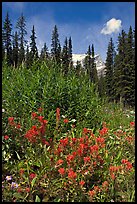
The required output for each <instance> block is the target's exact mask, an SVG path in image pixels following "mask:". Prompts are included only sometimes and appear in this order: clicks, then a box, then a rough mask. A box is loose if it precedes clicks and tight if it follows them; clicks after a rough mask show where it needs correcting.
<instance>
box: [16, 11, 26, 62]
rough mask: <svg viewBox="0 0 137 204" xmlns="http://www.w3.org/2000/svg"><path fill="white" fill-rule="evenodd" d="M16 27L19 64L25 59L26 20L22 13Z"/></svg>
mask: <svg viewBox="0 0 137 204" xmlns="http://www.w3.org/2000/svg"><path fill="white" fill-rule="evenodd" d="M16 28H17V29H18V36H19V42H20V43H19V64H21V63H22V62H23V61H24V60H25V45H26V40H25V35H27V31H26V20H25V17H24V15H23V14H21V16H20V17H19V19H18V21H17V24H16Z"/></svg>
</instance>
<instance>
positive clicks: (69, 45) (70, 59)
mask: <svg viewBox="0 0 137 204" xmlns="http://www.w3.org/2000/svg"><path fill="white" fill-rule="evenodd" d="M68 58H69V66H70V67H72V66H73V61H72V39H71V37H70V38H69V42H68Z"/></svg>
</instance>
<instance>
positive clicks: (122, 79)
mask: <svg viewBox="0 0 137 204" xmlns="http://www.w3.org/2000/svg"><path fill="white" fill-rule="evenodd" d="M127 36H128V35H127V34H126V33H125V31H124V30H122V32H121V35H119V37H118V54H117V56H116V59H115V69H114V81H115V93H116V99H118V100H119V101H120V103H123V104H124V105H126V104H127V103H129V100H130V96H129V95H130V93H131V92H130V91H131V89H130V84H131V83H132V81H131V65H130V62H129V61H128V60H129V59H128V55H130V51H129V50H128V49H129V45H128V37H127ZM131 61H132V60H131Z"/></svg>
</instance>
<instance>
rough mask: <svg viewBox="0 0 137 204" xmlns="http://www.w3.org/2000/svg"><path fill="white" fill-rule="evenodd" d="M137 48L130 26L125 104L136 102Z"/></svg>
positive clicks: (126, 62)
mask: <svg viewBox="0 0 137 204" xmlns="http://www.w3.org/2000/svg"><path fill="white" fill-rule="evenodd" d="M134 52H135V50H134V36H133V31H132V27H131V26H130V28H129V32H128V34H127V42H126V57H125V65H126V67H125V69H126V73H125V74H126V86H125V90H124V91H125V96H124V98H125V104H128V105H134V103H135V53H134Z"/></svg>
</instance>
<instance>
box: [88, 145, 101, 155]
mask: <svg viewBox="0 0 137 204" xmlns="http://www.w3.org/2000/svg"><path fill="white" fill-rule="evenodd" d="M98 150H99V146H98V145H93V146H91V147H90V151H91V154H93V153H96V154H97V153H98Z"/></svg>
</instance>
